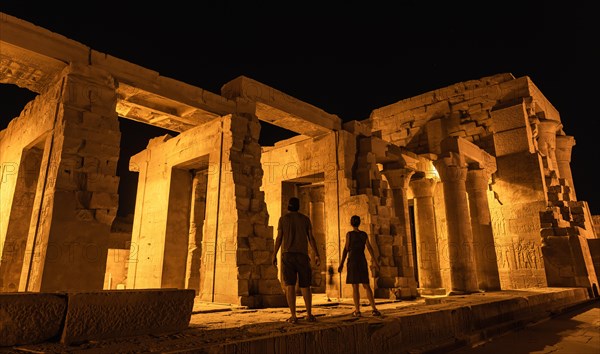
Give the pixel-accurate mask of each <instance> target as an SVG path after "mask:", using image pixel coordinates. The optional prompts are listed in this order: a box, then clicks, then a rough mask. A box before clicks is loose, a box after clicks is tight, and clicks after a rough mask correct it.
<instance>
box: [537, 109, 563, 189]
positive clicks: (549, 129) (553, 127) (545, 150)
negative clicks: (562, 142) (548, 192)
mask: <svg viewBox="0 0 600 354" xmlns="http://www.w3.org/2000/svg"><path fill="white" fill-rule="evenodd" d="M559 127H560V123H559V122H557V121H554V120H542V121H540V122H539V123H538V149H539V151H540V152H541V153H542V155H544V156H546V157H547V158H548V169H549V170H553V171H555V172H556V175H557V177H562V176H561V175H560V171H559V169H558V166H557V162H556V153H555V150H556V132H557V130H558V128H559Z"/></svg>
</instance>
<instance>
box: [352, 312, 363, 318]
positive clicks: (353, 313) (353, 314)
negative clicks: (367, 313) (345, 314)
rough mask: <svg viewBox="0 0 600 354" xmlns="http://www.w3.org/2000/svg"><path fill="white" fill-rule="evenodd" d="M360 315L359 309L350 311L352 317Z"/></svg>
mask: <svg viewBox="0 0 600 354" xmlns="http://www.w3.org/2000/svg"><path fill="white" fill-rule="evenodd" d="M360 316H361V314H360V311H354V312H352V317H360Z"/></svg>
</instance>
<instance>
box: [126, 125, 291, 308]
mask: <svg viewBox="0 0 600 354" xmlns="http://www.w3.org/2000/svg"><path fill="white" fill-rule="evenodd" d="M259 133H260V125H259V122H258V119H256V117H255V116H253V115H252V114H247V113H236V114H232V115H228V116H225V117H222V118H220V119H217V120H214V121H213V122H210V123H206V124H204V125H202V126H198V127H196V128H193V129H190V130H188V131H185V132H183V133H181V134H180V135H178V136H177V137H174V138H171V137H169V136H165V137H162V138H156V139H154V140H152V141H151V142H150V143H149V145H148V148H147V149H146V150H144V151H142V152H141V153H139V154H137V155H135V156H134V157H132V159H131V162H130V167H131V168H132V169H133V170H138V171H139V172H140V177H139V185H138V194H137V201H136V212H135V217H134V226H133V232H132V245H131V255H132V256H131V257H132V262H133V264H131V265H130V266H129V274H128V279H127V280H128V285H127V286H128V288H160V287H179V288H183V287H185V286H190V285H189V284H190V281H196V280H193V279H198V280H197V281H199V283H200V284H199V285H193V286H190V287H192V288H198V289H199V297H200V298H201V299H202V300H205V301H215V302H226V303H236V304H242V305H246V306H252V307H255V306H274V305H278V304H279V305H280V304H281V303H282V302H283V301H284V298H283V293H282V291H281V285H280V283H279V281H278V280H277V273H276V270H275V267H274V266H273V265H271V258H270V255H271V252H272V250H273V243H272V237H271V235H272V231H271V230H270V229H269V227H268V225H267V219H268V214H267V211H266V206H265V203H264V194H263V193H262V192H261V191H260V190H259V188H260V186H261V184H262V176H263V172H262V168H261V165H260V160H259V157H260V146H259V145H258V136H259ZM198 173H204V174H205V175H206V176H207V178H202V179H200V180H205V183H206V185H205V186H204V187H203V188H204V189H205V190H206V192H205V198H200V197H199V196H198V195H196V194H197V193H196V192H193V180H194V175H195V174H198ZM192 203H201V204H202V205H196V207H197V209H199V210H204V212H205V215H204V216H203V220H200V219H198V220H196V221H194V223H198V224H197V225H193V226H192V225H191V224H192V221H191V219H190V218H191V215H192V213H193V208H192ZM200 223H202V224H203V225H199V224H200ZM198 227H202V232H201V233H196V232H191V230H192V231H193V229H195V228H198ZM182 235H186V237H183V238H182ZM188 236H189V237H188ZM199 245H200V247H201V253H200V254H198V252H197V251H195V250H194V249H195V248H197V247H198V246H199ZM190 257H192V258H195V257H198V259H194V260H191V259H189V258H190ZM190 264H197V265H198V267H199V269H189V268H190ZM186 284H188V285H186Z"/></svg>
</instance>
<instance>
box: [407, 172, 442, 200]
mask: <svg viewBox="0 0 600 354" xmlns="http://www.w3.org/2000/svg"><path fill="white" fill-rule="evenodd" d="M436 184H437V181H436V180H435V179H433V178H426V177H424V178H418V179H413V180H412V181H410V184H409V187H410V189H411V190H412V193H413V195H414V196H415V198H422V197H433V191H434V190H435V186H436Z"/></svg>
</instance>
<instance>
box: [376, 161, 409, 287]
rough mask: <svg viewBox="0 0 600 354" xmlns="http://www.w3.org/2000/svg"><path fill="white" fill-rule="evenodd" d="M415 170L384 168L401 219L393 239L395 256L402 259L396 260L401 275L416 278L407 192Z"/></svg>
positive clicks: (395, 207)
mask: <svg viewBox="0 0 600 354" xmlns="http://www.w3.org/2000/svg"><path fill="white" fill-rule="evenodd" d="M414 172H415V171H414V170H412V169H408V168H396V169H384V170H383V174H384V175H385V176H386V178H387V180H388V183H389V186H390V189H391V190H392V195H393V197H394V209H395V210H396V216H397V217H398V219H400V222H399V224H400V230H399V231H400V235H399V236H396V237H395V239H394V241H393V246H394V247H393V256H394V259H395V260H401V261H400V262H396V266H397V267H398V273H399V275H400V276H402V277H411V278H414V270H413V251H412V240H411V237H410V235H411V234H410V216H409V211H408V198H407V192H408V183H409V182H410V177H411V176H412V175H413V173H414ZM398 237H400V238H398Z"/></svg>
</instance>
